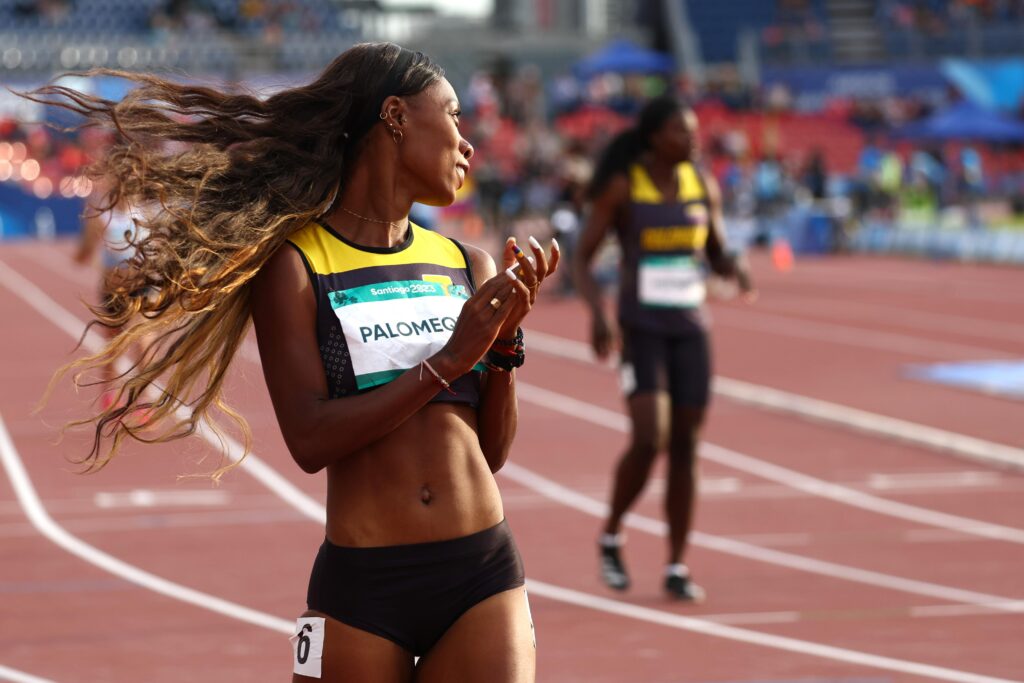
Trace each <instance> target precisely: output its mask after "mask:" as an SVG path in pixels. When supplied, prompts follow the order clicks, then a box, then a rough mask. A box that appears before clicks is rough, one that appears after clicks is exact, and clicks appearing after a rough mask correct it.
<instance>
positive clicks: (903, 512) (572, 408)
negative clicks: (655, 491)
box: [516, 382, 1024, 544]
mask: <svg viewBox="0 0 1024 683" xmlns="http://www.w3.org/2000/svg"><path fill="white" fill-rule="evenodd" d="M516 386H517V388H518V390H519V394H520V396H521V397H522V398H524V399H525V400H528V401H530V402H531V403H535V404H537V405H539V406H542V407H544V408H547V409H548V410H554V411H557V412H560V413H562V414H563V415H569V416H571V417H575V418H577V419H579V420H583V421H585V422H589V423H591V424H595V425H599V426H601V427H605V428H607V429H611V430H612V431H617V432H623V433H627V434H628V433H629V430H630V425H629V417H628V416H626V415H624V414H623V413H619V412H616V411H614V410H608V409H607V408H603V407H601V406H599V405H595V404H593V403H587V402H586V401H580V400H579V399H575V398H573V397H571V396H567V395H565V394H560V393H558V392H555V391H550V390H548V389H542V388H540V387H537V386H533V385H532V384H525V383H523V382H518V383H517V385H516ZM700 447H701V457H703V458H706V459H708V460H711V461H713V462H717V463H719V464H722V465H725V466H726V467H731V468H733V469H737V470H740V471H743V472H749V473H750V474H753V475H756V476H758V477H761V478H763V479H768V480H769V481H774V482H777V483H779V484H783V485H785V486H788V487H790V488H794V489H797V490H798V491H804V492H805V493H808V494H810V495H813V496H818V497H821V498H827V499H829V500H834V501H836V502H837V503H841V504H843V505H849V506H851V507H856V508H860V509H862V510H868V511H869V512H874V513H877V514H880V515H886V516H889V517H896V518H899V519H906V520H909V521H912V522H918V523H920V524H927V525H928V526H933V527H939V528H942V529H949V530H950V531H958V532H960V533H963V534H970V535H973V536H982V537H984V538H988V539H991V540H996V541H1006V542H1008V543H1020V544H1024V530H1021V529H1016V528H1014V527H1008V526H1003V525H1001V524H992V523H990V522H982V521H979V520H975V519H969V518H967V517H959V516H957V515H950V514H947V513H945V512H937V511H935V510H929V509H927V508H920V507H916V506H914V505H907V504H906V503H898V502H896V501H891V500H887V499H885V498H879V497H877V496H872V495H871V494H869V493H863V492H861V491H857V490H855V489H851V488H848V487H846V486H842V485H840V484H832V483H830V482H827V481H823V480H821V479H817V478H815V477H812V476H810V475H807V474H803V473H802V472H797V471H795V470H791V469H788V468H785V467H782V466H780V465H775V464H772V463H769V462H765V461H763V460H759V459H757V458H752V457H750V456H749V455H743V454H742V453H737V452H736V451H733V450H730V449H728V448H723V447H721V446H716V445H715V444H711V443H708V442H706V441H703V442H701V444H700Z"/></svg>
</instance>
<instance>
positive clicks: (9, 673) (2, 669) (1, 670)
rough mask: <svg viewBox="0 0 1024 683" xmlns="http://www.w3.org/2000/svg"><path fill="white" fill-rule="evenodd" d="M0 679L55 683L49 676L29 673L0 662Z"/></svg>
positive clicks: (20, 682)
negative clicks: (44, 676) (42, 676)
mask: <svg viewBox="0 0 1024 683" xmlns="http://www.w3.org/2000/svg"><path fill="white" fill-rule="evenodd" d="M0 681H13V683H54V681H51V680H50V679H49V678H40V677H39V676H33V675H32V674H27V673H25V672H24V671H18V670H17V669H12V668H10V667H7V666H4V665H2V664H0Z"/></svg>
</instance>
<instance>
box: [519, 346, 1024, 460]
mask: <svg viewBox="0 0 1024 683" xmlns="http://www.w3.org/2000/svg"><path fill="white" fill-rule="evenodd" d="M529 335H530V348H531V349H534V350H537V351H540V352H541V353H546V354H549V355H552V356H555V357H558V358H566V359H568V360H574V361H578V362H580V363H584V364H587V365H597V366H602V365H603V364H601V363H599V362H597V361H596V360H594V356H593V353H592V352H591V350H590V346H589V345H587V344H585V343H583V342H580V341H576V340H575V339H566V338H565V337H559V336H557V335H553V334H548V333H546V332H538V331H537V330H530V331H529ZM712 390H713V391H714V392H715V393H716V394H718V395H719V396H724V397H725V398H728V399H731V400H733V401H737V402H740V403H746V404H749V405H754V406H757V407H759V408H767V409H769V410H775V411H777V412H782V413H790V414H794V415H799V416H800V417H805V418H809V419H812V420H818V421H821V422H826V423H830V424H836V425H840V426H843V427H848V428H852V429H855V430H858V431H861V432H865V433H867V434H872V435H874V436H882V437H885V438H889V439H895V440H897V441H906V442H908V443H912V444H914V445H916V446H922V447H924V448H928V449H932V450H938V451H944V452H948V453H953V454H955V455H960V456H964V457H967V458H970V459H972V460H979V461H981V462H985V463H987V464H989V465H997V466H1001V467H1012V468H1016V469H1024V449H1021V448H1015V447H1013V446H1006V445H1003V444H999V443H994V442H992V441H986V440H984V439H977V438H975V437H972V436H966V435H964V434H957V433H956V432H949V431H946V430H944V429H938V428H936V427H929V426H927V425H922V424H917V423H916V422H909V421H907V420H900V419H898V418H895V417H889V416H887V415H879V414H877V413H871V412H868V411H866V410H860V409H858V408H851V407H849V406H844V405H840V404H838V403H831V402H829V401H823V400H821V399H817V398H811V397H809V396H801V395H800V394H793V393H790V392H788V391H782V390H781V389H773V388H771V387H766V386H761V385H759V384H752V383H750V382H744V381H742V380H737V379H730V378H728V377H722V376H720V375H716V376H715V380H714V384H713V386H712Z"/></svg>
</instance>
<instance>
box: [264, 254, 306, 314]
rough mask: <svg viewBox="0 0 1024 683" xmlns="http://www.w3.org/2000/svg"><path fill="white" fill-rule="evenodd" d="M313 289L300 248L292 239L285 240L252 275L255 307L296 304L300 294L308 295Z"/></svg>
mask: <svg viewBox="0 0 1024 683" xmlns="http://www.w3.org/2000/svg"><path fill="white" fill-rule="evenodd" d="M310 291H311V288H310V282H309V275H308V274H307V273H306V266H305V265H304V264H303V262H302V257H301V256H299V251H298V250H297V249H296V248H295V247H293V246H292V245H291V244H289V243H285V244H282V245H281V246H280V247H278V249H277V251H276V252H274V254H273V255H272V256H271V257H270V258H269V259H268V260H267V262H266V263H265V264H263V267H262V268H260V271H259V272H258V273H257V274H256V277H255V278H253V283H252V307H253V313H254V314H255V315H258V314H259V311H260V309H264V308H266V307H270V308H275V307H276V306H275V305H280V304H284V305H288V304H289V303H291V304H294V302H295V300H296V298H297V297H309V298H311V296H310V294H309V292H310Z"/></svg>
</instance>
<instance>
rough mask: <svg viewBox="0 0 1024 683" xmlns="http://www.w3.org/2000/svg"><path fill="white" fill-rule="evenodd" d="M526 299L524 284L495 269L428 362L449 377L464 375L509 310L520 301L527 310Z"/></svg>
mask: <svg viewBox="0 0 1024 683" xmlns="http://www.w3.org/2000/svg"><path fill="white" fill-rule="evenodd" d="M529 301H530V290H529V289H528V288H527V287H526V284H525V283H523V282H522V281H521V280H519V278H518V277H516V275H515V274H514V273H509V271H507V270H503V271H501V272H499V273H498V274H497V275H495V276H494V277H492V278H491V279H490V280H488V281H487V282H485V283H483V285H481V286H480V288H479V289H477V290H476V293H475V294H473V296H471V297H470V298H469V299H468V300H467V301H466V303H465V304H464V305H463V306H462V312H461V313H460V314H459V319H458V320H457V321H456V322H455V329H454V330H453V331H452V336H451V337H449V339H448V343H447V344H445V346H444V348H443V349H441V350H440V351H439V352H437V353H436V354H435V355H434V356H433V357H432V358H431V359H430V364H431V365H432V366H434V369H435V370H437V371H438V372H439V373H441V376H442V377H445V378H446V379H449V380H450V379H454V378H456V377H461V376H462V375H464V374H466V373H467V372H469V371H470V370H471V369H472V368H473V366H474V365H476V364H477V362H478V361H479V360H480V359H481V358H483V357H484V354H486V353H487V351H488V350H489V349H490V348H491V346H492V345H493V344H494V340H495V339H497V338H498V330H500V329H501V328H502V326H503V325H504V324H505V323H506V321H507V320H508V319H509V316H510V315H511V314H512V312H513V311H516V310H519V309H520V308H521V307H522V306H523V305H524V304H525V305H526V306H527V310H529ZM512 329H513V330H514V329H515V328H512Z"/></svg>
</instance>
